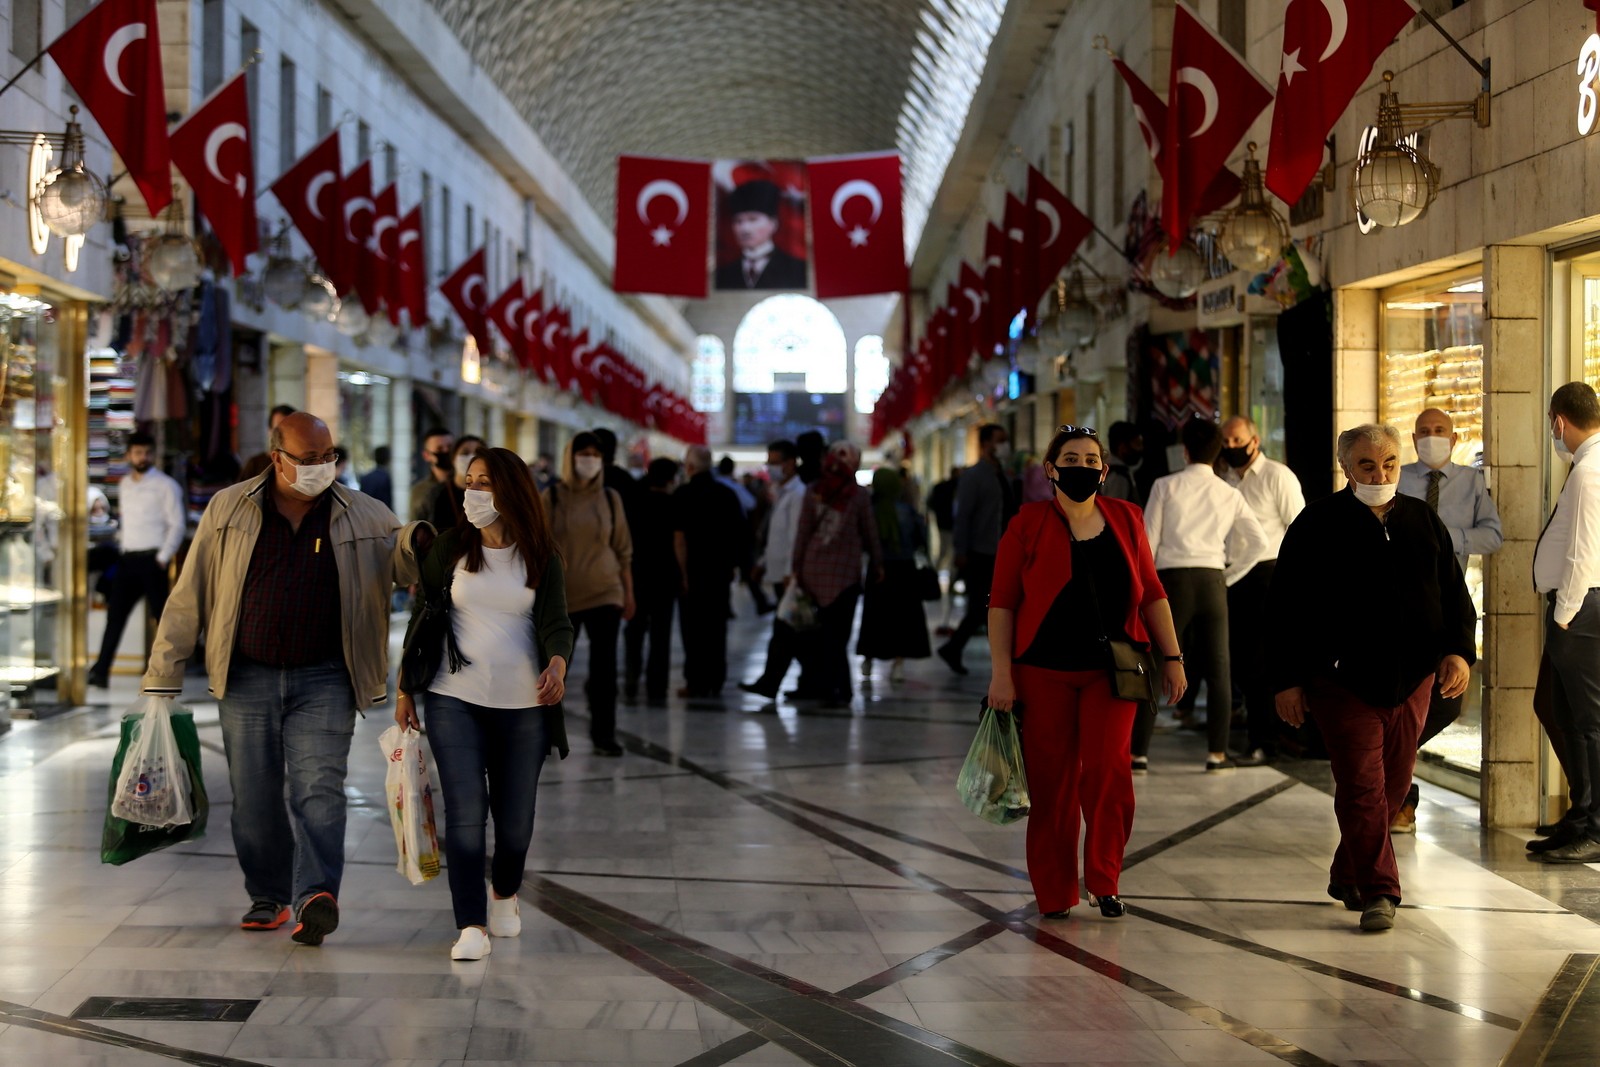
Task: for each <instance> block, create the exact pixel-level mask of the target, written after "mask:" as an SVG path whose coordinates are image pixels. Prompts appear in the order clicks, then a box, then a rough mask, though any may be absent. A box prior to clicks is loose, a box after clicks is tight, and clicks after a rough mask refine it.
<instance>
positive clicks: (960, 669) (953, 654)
mask: <svg viewBox="0 0 1600 1067" xmlns="http://www.w3.org/2000/svg"><path fill="white" fill-rule="evenodd" d="M938 651H939V658H940V659H942V660H944V661H945V663H946V664H947V665H948V666H949V667H950V669H951V670H953V671H955V672H956V673H957V674H960V675H965V674H966V673H967V665H966V664H965V663H962V662H961V653H959V652H957V651H956V650H955V649H953V648H951V647H950V646H949V645H940V646H939V650H938Z"/></svg>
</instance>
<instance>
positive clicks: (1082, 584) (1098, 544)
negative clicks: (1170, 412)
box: [989, 426, 1186, 919]
mask: <svg viewBox="0 0 1600 1067" xmlns="http://www.w3.org/2000/svg"><path fill="white" fill-rule="evenodd" d="M1044 469H1045V474H1046V475H1047V476H1048V477H1049V478H1050V481H1051V483H1052V486H1053V488H1054V494H1053V499H1051V500H1043V501H1039V502H1038V503H1034V504H1024V505H1023V506H1022V509H1021V510H1020V511H1018V512H1017V516H1016V518H1014V519H1012V520H1011V524H1010V525H1009V526H1008V527H1007V529H1006V532H1005V536H1004V537H1002V538H1001V539H1000V551H999V554H998V556H997V557H996V559H995V568H994V590H993V592H992V593H990V595H989V656H990V661H991V663H992V665H993V675H992V677H991V678H990V681H989V706H990V707H992V708H995V709H997V710H1001V711H1010V710H1011V709H1012V708H1017V709H1018V710H1020V711H1021V712H1022V713H1023V714H1022V723H1021V725H1022V753H1023V760H1024V762H1025V764H1026V766H1027V771H1028V792H1029V794H1030V796H1031V798H1032V801H1033V811H1032V813H1031V814H1030V816H1029V819H1028V876H1029V877H1030V878H1031V879H1032V881H1033V891H1034V895H1035V896H1036V897H1037V898H1038V902H1039V911H1040V912H1041V913H1042V914H1043V915H1044V917H1045V918H1047V919H1062V918H1065V917H1066V915H1067V911H1068V909H1069V908H1071V907H1072V905H1074V904H1076V903H1077V902H1078V819H1079V813H1080V812H1081V813H1082V817H1083V821H1084V823H1085V824H1086V827H1087V830H1086V832H1085V834H1084V848H1083V852H1084V860H1083V867H1084V882H1085V885H1086V887H1087V888H1088V891H1089V902H1090V903H1091V904H1093V905H1097V906H1098V907H1099V909H1100V914H1102V915H1104V916H1106V917H1107V918H1117V917H1119V916H1121V915H1122V914H1123V912H1124V910H1125V909H1124V907H1123V904H1122V901H1121V900H1120V899H1119V898H1118V897H1117V878H1118V876H1119V875H1120V874H1121V873H1122V854H1123V852H1124V850H1125V849H1126V848H1127V844H1128V835H1129V833H1130V832H1131V831H1132V830H1133V770H1132V763H1131V762H1130V759H1129V756H1128V744H1129V741H1130V739H1131V734H1132V731H1133V717H1134V711H1135V708H1136V707H1137V705H1136V704H1135V703H1134V702H1133V701H1131V700H1120V699H1118V698H1117V696H1116V694H1115V691H1114V690H1113V689H1112V686H1111V651H1110V649H1109V647H1108V646H1107V644H1106V641H1107V639H1109V640H1112V641H1132V642H1134V643H1135V644H1139V645H1141V646H1142V645H1145V644H1146V643H1148V642H1150V641H1152V640H1153V641H1154V644H1155V652H1156V658H1157V659H1158V660H1161V661H1164V664H1163V667H1162V670H1161V676H1162V688H1163V690H1164V694H1165V696H1166V699H1167V701H1168V702H1169V703H1175V702H1176V701H1177V699H1178V697H1180V696H1181V695H1182V694H1183V690H1184V687H1185V684H1186V682H1185V679H1184V675H1183V654H1182V653H1181V651H1180V650H1179V648H1178V635H1177V634H1176V633H1175V632H1174V630H1173V626H1172V610H1171V609H1170V608H1169V607H1168V606H1167V593H1166V590H1165V589H1163V588H1162V587H1161V580H1160V579H1159V578H1157V577H1156V565H1155V560H1154V559H1153V558H1152V557H1151V555H1150V543H1149V542H1148V541H1147V540H1146V539H1145V532H1144V513H1143V512H1141V511H1140V510H1139V508H1138V507H1137V506H1136V505H1134V504H1130V503H1128V502H1127V501H1124V500H1114V499H1112V498H1110V497H1101V496H1098V495H1097V491H1098V489H1099V488H1100V483H1101V481H1102V480H1104V478H1105V474H1106V463H1105V451H1104V449H1103V448H1102V447H1101V444H1100V440H1099V438H1098V437H1097V436H1096V434H1095V432H1094V431H1093V430H1091V429H1088V428H1087V427H1082V426H1062V427H1060V428H1059V429H1058V430H1057V431H1056V435H1055V437H1053V438H1052V439H1051V441H1050V447H1049V448H1048V449H1047V450H1046V451H1045V460H1044Z"/></svg>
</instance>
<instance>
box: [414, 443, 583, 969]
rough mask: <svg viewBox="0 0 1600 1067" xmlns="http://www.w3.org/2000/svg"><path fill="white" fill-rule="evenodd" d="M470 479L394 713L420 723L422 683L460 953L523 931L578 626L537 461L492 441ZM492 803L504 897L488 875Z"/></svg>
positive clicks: (420, 604)
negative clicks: (523, 896)
mask: <svg viewBox="0 0 1600 1067" xmlns="http://www.w3.org/2000/svg"><path fill="white" fill-rule="evenodd" d="M465 481H466V490H465V493H466V496H465V498H464V500H463V509H464V511H465V515H464V521H463V522H462V523H460V524H458V525H457V526H456V528H455V529H453V530H449V531H446V532H445V533H444V534H442V535H441V536H440V537H439V539H438V540H437V541H435V542H434V545H433V549H432V551H431V552H429V553H428V558H427V559H426V560H425V561H424V562H423V564H422V580H421V583H420V589H419V594H418V596H417V597H416V598H415V604H414V606H413V609H412V617H411V626H410V627H409V628H408V630H407V632H406V647H405V652H404V654H403V655H402V657H401V678H400V688H401V690H402V692H401V693H400V694H399V697H398V698H397V700H396V702H395V712H394V721H395V722H396V723H398V724H399V725H400V727H401V728H402V729H417V728H418V725H419V724H418V720H417V712H416V706H415V702H414V698H415V695H416V693H417V692H419V691H420V692H422V693H423V694H424V695H423V702H424V712H425V714H426V718H427V723H428V744H429V747H431V748H432V749H433V758H434V762H435V763H436V764H437V765H438V768H439V782H440V786H441V788H442V790H443V792H444V803H445V858H446V860H447V862H448V865H449V871H450V899H451V902H452V904H453V906H454V908H455V920H456V927H457V929H459V930H460V931H461V933H460V936H459V938H458V939H457V940H456V943H455V945H454V946H453V947H452V948H451V950H450V958H451V959H453V960H479V959H482V958H483V957H485V956H487V955H488V954H489V949H490V943H489V935H490V934H492V935H494V936H495V937H516V936H517V935H518V934H519V933H521V931H522V918H521V915H520V914H519V912H518V909H517V889H518V888H519V887H520V886H521V885H522V876H523V866H524V864H525V862H526V860H527V855H528V843H529V842H530V841H531V840H532V838H533V811H534V800H535V795H534V794H535V790H536V789H537V787H538V784H539V771H540V769H541V768H542V767H543V766H544V759H545V756H546V755H548V754H549V753H550V752H552V751H554V752H558V753H560V755H561V757H562V758H563V759H564V758H566V755H567V735H566V729H565V727H564V725H563V723H562V716H561V698H562V695H563V694H564V693H565V690H566V685H565V679H566V674H567V661H568V660H569V659H570V658H571V657H572V636H573V631H572V622H571V620H570V619H568V618H567V601H566V588H565V581H564V576H563V571H562V565H561V558H560V557H559V556H558V555H557V554H556V549H555V543H554V540H553V539H552V537H551V534H550V525H549V522H548V521H547V520H546V518H545V514H544V507H543V505H541V504H540V502H539V496H538V494H537V492H536V491H535V489H534V486H533V479H532V478H531V477H530V476H529V474H528V468H527V465H526V464H524V463H523V462H522V460H521V458H520V457H518V456H517V455H516V453H514V452H511V451H509V450H507V449H504V448H490V449H482V450H480V451H479V452H478V454H477V455H476V456H475V457H474V458H473V461H472V463H471V465H470V467H469V468H468V471H467V476H466V479H465ZM490 814H493V816H494V859H493V864H492V867H491V871H492V873H491V883H492V886H493V889H494V899H493V901H490V900H489V899H488V894H487V893H486V892H485V889H484V884H483V869H484V853H485V841H484V837H485V832H484V825H485V822H486V820H487V819H488V817H489V815H490Z"/></svg>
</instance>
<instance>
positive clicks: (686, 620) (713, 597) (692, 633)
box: [678, 578, 730, 697]
mask: <svg viewBox="0 0 1600 1067" xmlns="http://www.w3.org/2000/svg"><path fill="white" fill-rule="evenodd" d="M729 584H730V582H729V580H728V579H726V578H723V579H721V580H720V581H699V582H691V583H690V585H689V591H688V592H687V593H685V594H684V596H683V601H682V603H681V604H680V605H679V607H678V625H679V628H680V629H681V630H682V632H683V684H684V688H685V689H687V690H688V691H689V695H690V696H692V697H714V696H718V695H720V694H721V693H722V687H723V686H724V685H725V684H727V681H728V586H729Z"/></svg>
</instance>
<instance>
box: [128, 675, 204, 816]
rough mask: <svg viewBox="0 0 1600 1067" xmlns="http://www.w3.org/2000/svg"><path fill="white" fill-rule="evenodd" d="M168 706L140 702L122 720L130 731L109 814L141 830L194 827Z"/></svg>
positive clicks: (160, 701)
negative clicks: (150, 827)
mask: <svg viewBox="0 0 1600 1067" xmlns="http://www.w3.org/2000/svg"><path fill="white" fill-rule="evenodd" d="M171 709H172V701H171V700H170V699H169V698H167V697H155V696H143V697H140V698H139V700H138V702H137V703H135V704H134V705H133V707H132V708H130V709H129V710H128V713H127V714H126V715H124V716H123V718H124V719H125V720H126V719H132V720H133V729H132V730H131V731H125V734H124V735H125V736H130V740H129V743H128V746H127V748H126V750H125V751H124V752H123V756H122V767H121V770H120V772H119V773H118V775H117V784H116V789H115V790H114V791H113V793H112V797H111V814H112V815H114V816H116V817H117V818H119V819H126V820H127V821H128V822H134V823H138V824H139V825H141V826H183V825H185V824H186V823H190V822H193V821H194V810H193V805H192V804H191V803H190V788H189V775H188V774H187V773H186V771H187V767H186V766H185V764H184V762H183V758H182V757H181V756H179V755H178V740H177V738H176V737H175V736H174V735H173V732H172V715H171Z"/></svg>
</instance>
